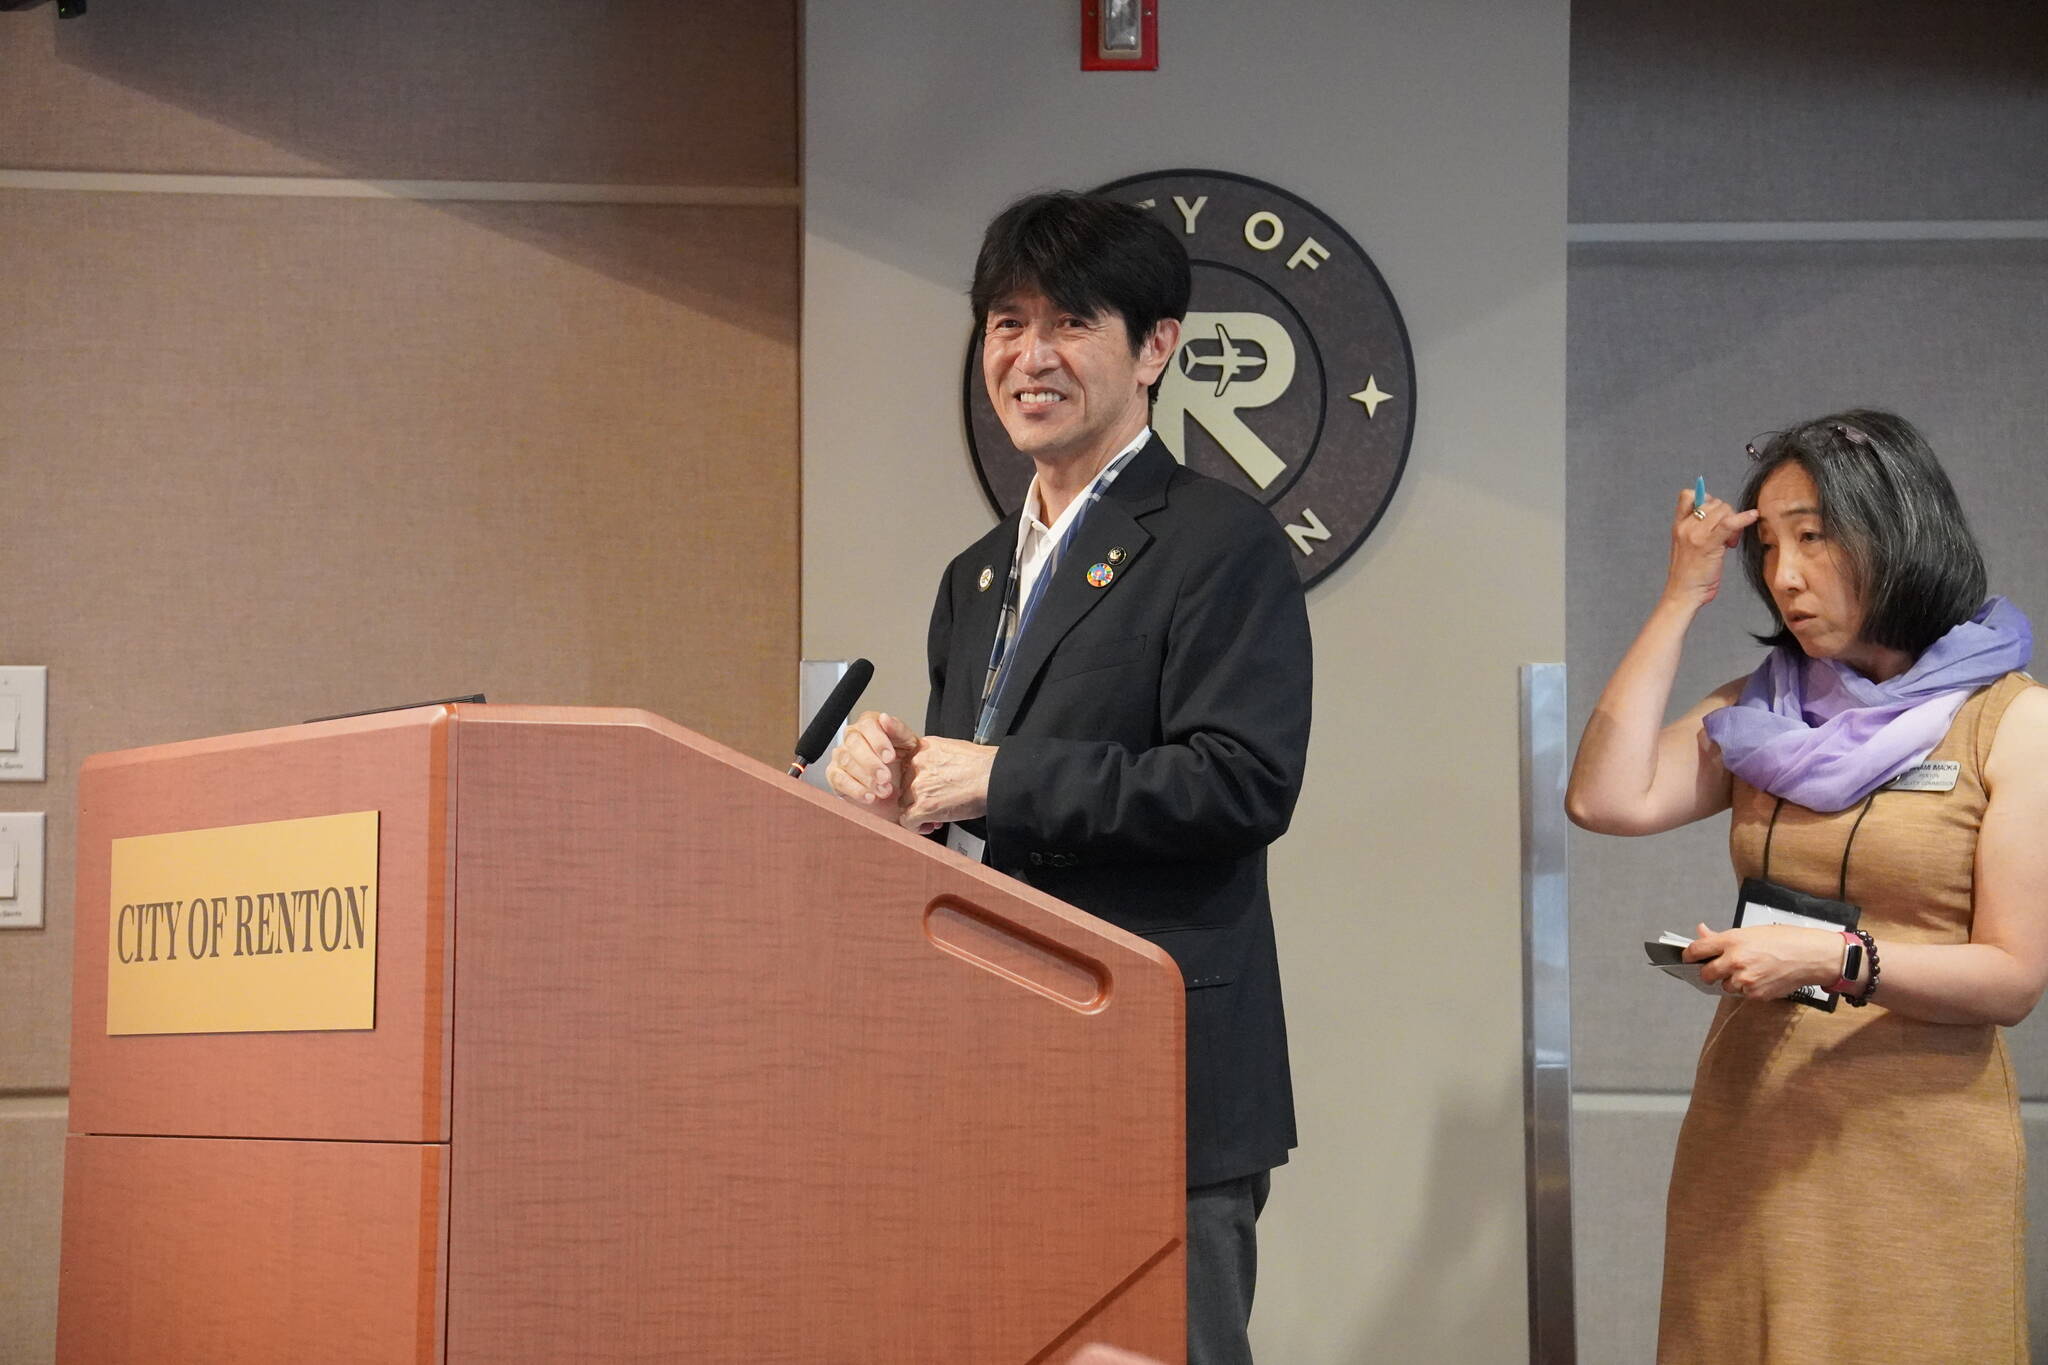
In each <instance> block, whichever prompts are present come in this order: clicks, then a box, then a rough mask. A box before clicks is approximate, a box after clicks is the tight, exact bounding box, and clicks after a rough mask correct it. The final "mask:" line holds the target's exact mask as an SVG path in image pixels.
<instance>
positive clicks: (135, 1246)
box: [58, 706, 1186, 1365]
mask: <svg viewBox="0 0 2048 1365" xmlns="http://www.w3.org/2000/svg"><path fill="white" fill-rule="evenodd" d="M79 806H80V811H79V826H78V883H77V886H78V899H77V925H78V943H77V965H76V990H75V995H74V1002H73V1042H72V1091H71V1126H70V1134H69V1137H68V1140H67V1145H66V1157H65V1159H66V1168H65V1177H64V1243H63V1263H62V1273H61V1281H60V1302H59V1318H58V1360H59V1361H60V1362H63V1365H86V1362H96V1363H97V1362H110V1363H111V1362H122V1363H123V1365H134V1363H137V1362H172V1361H176V1362H206V1365H229V1363H230V1362H252V1363H253V1362H262V1365H275V1363H276V1362H294V1363H298V1362H334V1363H335V1365H373V1363H377V1362H438V1361H447V1362H451V1363H458V1365H486V1363H488V1365H504V1363H505V1362H527V1361H531V1362H548V1365H559V1363H560V1362H570V1361H575V1362H585V1361H634V1362H641V1361H689V1362H698V1361H703V1362H723V1361H731V1362H746V1363H747V1365H752V1363H753V1362H782V1361H788V1362H819V1363H820V1365H838V1363H839V1362H888V1363H889V1365H912V1363H916V1365H924V1363H926V1362H931V1363H934V1365H937V1363H944V1365H990V1363H991V1362H1012V1361H1014V1362H1018V1363H1019V1365H1023V1362H1039V1361H1046V1362H1054V1361H1061V1360H1065V1359H1067V1358H1068V1357H1069V1356H1070V1355H1072V1354H1073V1353H1074V1352H1075V1351H1077V1350H1078V1349H1079V1348H1080V1347H1081V1346H1082V1345H1084V1344H1086V1343H1088V1342H1091V1341H1098V1340H1099V1341H1108V1342H1112V1343H1115V1344H1117V1345H1121V1346H1125V1347H1127V1348H1130V1349H1133V1350H1138V1351H1143V1352H1146V1353H1148V1354H1151V1355H1155V1356H1158V1357H1160V1358H1162V1359H1165V1360H1174V1359H1179V1358H1181V1357H1182V1356H1183V1355H1184V1353H1185V1347H1184V1332H1185V1326H1184V1297H1185V1278H1186V1267H1185V1259H1184V1251H1183V1247H1182V1236H1183V1226H1182V1223H1183V1218H1184V1214H1185V1190H1184V1187H1183V1173H1184V1162H1185V1157H1184V1151H1183V1146H1184V1112H1183V1103H1184V1100H1183V1089H1182V1067H1183V1060H1182V1005H1183V1000H1182V991H1181V983H1180V977H1179V974H1178V972H1177V971H1176V970H1175V968H1174V966H1173V964H1172V962H1171V961H1170V960H1169V959H1168V958H1167V957H1166V955H1165V954H1164V953H1162V952H1161V951H1159V950H1158V949H1156V948H1154V947H1152V946H1151V945H1149V944H1147V943H1145V942H1144V941H1143V940H1141V939H1139V938H1136V937H1134V936H1132V935H1129V934H1126V933H1124V932H1122V931H1120V930H1117V929H1115V928H1112V927H1110V926H1109V925H1106V924H1104V923H1102V922H1101V921H1100V920H1096V919H1094V918H1092V917H1090V916H1088V915H1086V914H1083V913H1082V912H1080V911H1078V910H1075V909H1073V908H1072V907H1070V906H1067V905H1064V904H1062V903H1060V902H1058V901H1055V900H1053V899H1051V898H1050V897H1047V896H1045V895H1042V894H1040V893H1038V892H1035V891H1033V890H1032V889H1031V888H1029V887H1027V886H1024V885H1022V884H1020V883H1017V882H1014V881H1012V880H1010V879H1008V878H1006V877H1002V876H998V875H995V874H992V873H990V872H988V871H987V870H986V869H983V868H980V867H977V866H974V865H971V864H969V863H968V862H967V861H966V860H964V859H962V858H959V857H957V856H955V855H953V854H951V853H948V852H946V851H945V850H943V849H941V848H938V847H936V846H935V845H933V844H931V843H930V842H929V841H926V840H921V839H917V838H914V837H912V836H911V835H909V834H906V833H904V832H902V831H900V830H897V829H894V828H891V827H888V826H886V825H885V824H883V823H882V822H881V821H878V820H875V819H872V818H870V817H868V816H866V815H863V814H859V813H856V812H854V811H852V810H850V809H848V808H846V807H844V806H842V805H841V804H839V803H837V802H835V801H833V800H832V799H830V798H828V797H825V796H822V795H820V794H819V793H817V792H815V791H813V790H811V789H809V788H807V787H804V786H803V785H801V784H799V783H796V782H793V781H791V780H789V779H787V778H785V777H783V776H782V775H781V774H780V773H777V772H775V771H773V770H772V769H769V768H767V767H764V766H763V765H761V764H759V763H756V762H754V761H753V760H751V759H748V758H745V757H743V756H741V755H738V754H736V753H733V752H732V751H730V750H728V749H725V748H723V747H721V746H719V745H717V744H714V743H711V742H710V741H708V740H705V739H703V738H702V737H700V736H697V735H694V734H691V733H690V732H688V731H686V730H684V729H682V728H680V727H678V726H676V725H673V724H670V723H668V722H666V721H663V720H661V719H659V718H657V717H654V716H651V715H648V714H646V713H644V712H639V711H613V710H583V709H569V708H545V707H507V706H435V707H423V708H419V709H416V710H412V711H403V712H393V713H388V714H384V715H378V716H370V717H362V718H357V719H351V720H343V721H330V722H324V723H320V724H315V725H307V726H301V727H298V728H295V729H290V730H272V731H265V732H261V733H256V734H248V735H235V736H229V737H225V738H220V739H212V740H202V741H196V742H192V743H184V744H173V745H166V746H163V747H160V748H153V749H140V750H132V751H128V752H124V753H114V754H103V755H99V756H97V757H95V758H93V759H91V760H89V761H88V762H87V763H86V765H85V767H84V770H83V772H82V774H81V777H80V795H79ZM362 811H376V812H378V813H379V814H378V826H377V829H378V833H377V844H376V853H375V865H376V874H377V891H376V917H375V924H376V936H375V943H374V952H375V982H376V984H375V1027H374V1028H371V1029H359V1030H351V1031H334V1032H216V1033H178V1034H137V1035H130V1034H123V1035H119V1036H115V1035H110V1033H109V1030H108V992H109V960H110V956H116V955H119V954H126V953H128V952H129V951H130V950H129V948H128V947H127V943H128V940H126V939H116V940H112V941H110V936H116V935H118V934H120V933H124V932H126V930H125V929H123V928H119V927H117V926H116V925H115V924H114V923H113V916H114V914H115V912H118V911H119V909H120V907H114V906H110V885H111V882H110V861H111V858H112V850H113V841H114V840H116V839H127V838H131V837H135V836H145V835H158V834H166V833H171V832H176V831H191V830H212V829H220V828H225V827H230V826H244V825H261V824H265V823H267V822H274V821H290V820H302V819H306V818H308V817H315V816H327V815H334V814H338V813H344V812H362ZM124 923H125V922H124ZM116 942H118V944H119V946H118V947H117V946H115V943H116Z"/></svg>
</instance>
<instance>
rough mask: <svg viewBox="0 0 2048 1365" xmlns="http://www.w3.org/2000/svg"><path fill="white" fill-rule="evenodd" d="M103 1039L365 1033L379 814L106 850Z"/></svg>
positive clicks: (372, 1017) (197, 834)
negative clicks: (109, 858) (109, 854)
mask: <svg viewBox="0 0 2048 1365" xmlns="http://www.w3.org/2000/svg"><path fill="white" fill-rule="evenodd" d="M111 880H112V887H113V891H112V903H111V904H110V905H109V906H108V935H107V1032H108V1033H110V1034H132V1033H283V1032H292V1031H299V1030H307V1031H318V1030H333V1029H367V1028H374V1027H375V1026H376V1023H377V812H376V811H373V810H366V811H356V812H353V813H351V814H348V815H319V816H314V817H312V818H310V819H305V820H272V821H268V822H266V823H264V824H260V825H228V826H224V827H222V828H220V829H195V830H187V831H185V832H183V833H179V834H147V835H141V836H138V837H136V838H132V839H116V840H114V848H113V865H112V878H111Z"/></svg>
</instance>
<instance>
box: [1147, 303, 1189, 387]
mask: <svg viewBox="0 0 2048 1365" xmlns="http://www.w3.org/2000/svg"><path fill="white" fill-rule="evenodd" d="M1179 349H1180V319H1179V318H1161V319H1159V321H1157V322H1155V323H1153V324H1152V330H1151V331H1149V332H1147V333H1146V334H1145V339H1144V340H1143V341H1142V342H1140V343H1138V382H1139V383H1140V384H1142V385H1144V386H1145V387H1147V388H1150V387H1151V386H1152V382H1153V381H1154V380H1156V379H1158V378H1159V376H1160V375H1161V374H1162V373H1164V372H1165V370H1166V362H1167V361H1169V360H1171V359H1173V353H1174V352H1175V351H1177V350H1179Z"/></svg>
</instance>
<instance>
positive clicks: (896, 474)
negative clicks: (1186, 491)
mask: <svg viewBox="0 0 2048 1365" xmlns="http://www.w3.org/2000/svg"><path fill="white" fill-rule="evenodd" d="M806 16H807V17H806V22H807V28H806V32H805V44H804V45H805V51H806V54H807V57H806V63H807V83H806V88H805V110H806V114H805V118H806V123H805V148H806V150H805V158H806V160H805V167H804V193H805V228H806V238H805V247H804V250H805V282H804V287H805V309H804V350H805V358H806V362H807V363H806V366H805V382H804V412H805V418H806V420H805V423H804V439H805V465H804V473H805V478H804V501H805V511H806V519H805V538H804V559H805V574H804V594H805V613H804V640H805V652H806V653H807V654H810V655H813V656H818V657H845V656H847V655H850V654H867V655H869V656H870V657H872V658H873V659H874V660H875V662H876V665H877V669H878V672H877V676H876V679H875V684H874V691H873V694H872V695H873V698H874V700H875V702H877V703H879V704H883V705H886V706H888V707H890V708H893V709H898V710H901V711H904V712H906V713H908V714H910V715H913V716H922V714H923V703H924V694H925V682H924V634H925V623H926V620H927V616H928V613H929V612H930V610H931V602H932V595H933V592H934V591H935V589H936V587H937V583H938V575H939V572H940V570H941V568H942V567H943V566H944V564H945V562H946V560H947V559H948V558H950V557H951V556H952V554H954V553H955V552H956V551H957V550H958V549H959V548H960V547H962V546H963V545H965V544H967V543H968V542H969V541H970V540H971V539H973V538H974V537H976V536H979V535H981V534H982V533H983V532H985V531H986V530H987V529H988V527H989V526H990V525H991V524H992V522H993V515H992V514H991V513H990V511H989V509H988V507H987V504H986V503H985V501H984V500H983V499H982V496H981V493H980V490H979V488H978V487H977V486H976V481H975V477H974V474H973V470H972V466H971V465H970V463H969V459H968V455H967V451H966V449H965V442H964V439H963V437H962V434H961V417H960V407H959V403H960V374H961V364H962V361H963V359H964V347H965V345H966V342H967V339H968V332H969V328H970V323H969V317H968V311H967V304H966V299H965V292H966V286H967V283H968V279H969V275H970V273H971V271H972V268H973V261H974V252H975V248H976V245H977V243H978V239H979V236H980V232H981V229H982V226H983V224H984V223H985V222H986V220H987V219H988V217H989V216H991V215H992V214H993V213H994V212H995V211H996V210H997V209H998V208H1000V207H1001V206H1002V204H1003V203H1004V202H1006V201H1007V200H1008V199H1010V198H1011V197H1013V196H1015V195H1017V194H1020V193H1023V192H1025V191H1027V190H1030V189H1033V188H1036V187H1040V186H1047V185H1061V184H1064V185H1077V184H1078V185H1087V184H1090V183H1098V182H1101V181H1104V180H1108V179H1110V178H1112V177H1114V176H1119V175H1127V174H1133V173H1136V172H1140V171H1145V170H1152V169H1164V168H1168V167H1176V166H1206V167H1215V168H1218V169H1223V170H1230V171H1236V172H1240V173H1242V174H1246V175H1252V176H1257V177H1260V178H1263V179H1267V180H1270V181H1273V182H1275V183H1277V184H1279V185H1281V186H1282V187H1284V188H1286V189H1288V190H1291V191H1293V192H1295V193H1298V194H1301V195H1303V196H1304V197H1306V198H1308V199H1309V200H1311V201H1312V202H1314V203H1315V204H1316V205H1318V207H1320V208H1321V209H1323V210H1324V211H1326V212H1328V213H1329V214H1331V215H1332V216H1333V217H1334V218H1336V219H1337V221H1339V222H1340V223H1342V224H1344V225H1345V226H1346V228H1347V229H1348V230H1349V231H1350V232H1351V233H1352V234H1353V235H1354V236H1356V237H1357V238H1358V239H1359V241H1360V243H1361V244H1362V245H1363V246H1364V247H1365V248H1366V250H1367V251H1368V252H1370V253H1371V254H1372V256H1373V258H1374V260H1375V262H1376V263H1377V264H1378V265H1379V267H1380V268H1381V270H1382V271H1383V272H1384V273H1385V275H1386V277H1387V280H1388V283H1389V285H1390V286H1391V288H1392V289H1393V291H1394V293H1395V295H1396V296H1397V297H1398V298H1399V299H1400V301H1401V306H1402V308H1403V311H1404V313H1405V315H1406V318H1407V322H1408V327H1409V330H1410V333H1411V335H1412V339H1413V341H1414V346H1415V361H1416V375H1417V388H1418V390H1419V392H1420V412H1419V415H1418V425H1417V428H1416V435H1415V445H1414V451H1413V454H1412V457H1411V460H1410V463H1409V466H1408V470H1407V473H1406V475H1405V477H1404V481H1403V484H1402V487H1401V489H1400V491H1399V493H1398V494H1397V495H1396V496H1395V498H1394V500H1393V503H1392V505H1391V507H1390V508H1389V510H1388V512H1387V514H1386V517H1385V518H1384V520H1383V521H1382V522H1381V523H1380V525H1379V527H1378V529H1377V530H1375V531H1374V533H1373V535H1372V538H1371V539H1370V540H1369V541H1368V542H1367V543H1366V545H1365V546H1364V547H1363V548H1362V549H1361V550H1360V551H1359V552H1358V553H1357V554H1356V555H1354V556H1353V557H1352V558H1351V559H1350V560H1349V561H1347V562H1346V563H1345V564H1344V566H1343V567H1342V568H1341V569H1339V570H1338V571H1336V572H1335V573H1333V574H1332V575H1330V577H1329V579H1328V580H1327V581H1325V582H1324V583H1323V584H1322V585H1321V586H1319V587H1318V588H1317V589H1316V590H1315V592H1314V593H1313V594H1312V595H1311V596H1310V599H1309V611H1310V616H1311V619H1312V624H1313V627H1314V630H1315V637H1316V718H1315V734H1314V741H1313V749H1312V752H1311V755H1310V760H1309V777H1308V785H1307V789H1306V790H1305V792H1304V793H1303V797H1302V802H1301V806H1300V809H1299V811H1298V813H1297V816H1296V819H1295V823H1294V828H1293V830H1292V831H1291V832H1290V833H1289V834H1288V836H1287V837H1286V838H1285V839H1284V840H1282V841H1281V842H1280V844H1279V845H1278V846H1277V847H1276V849H1275V852H1274V861H1273V892H1274V907H1275V916H1276V919H1277V920H1278V932H1279V941H1280V951H1281V958H1282V972H1283V975H1284V977H1285V980H1286V991H1287V1009H1288V1026H1289V1027H1288V1033H1289V1039H1290V1045H1291V1048H1292V1055H1293V1060H1294V1067H1295V1072H1294V1075H1295V1086H1296V1095H1297V1100H1298V1104H1299V1113H1300V1127H1301V1140H1302V1146H1301V1149H1300V1150H1299V1151H1298V1152H1297V1153H1296V1154H1295V1158H1294V1160H1293V1161H1292V1162H1291V1163H1290V1164H1289V1165H1288V1166H1286V1167H1285V1168H1283V1169H1282V1170H1281V1171H1279V1172H1278V1173H1277V1174H1276V1176H1275V1178H1274V1182H1273V1195H1272V1202H1271V1203H1270V1204H1268V1205H1267V1207H1266V1211H1265V1214H1264V1217H1263V1218H1262V1220H1261V1225H1260V1234H1259V1242H1260V1257H1259V1286H1258V1308H1257V1312H1256V1314H1255V1316H1254V1320H1253V1324H1252V1325H1253V1341H1254V1344H1255V1345H1256V1346H1257V1348H1258V1351H1259V1355H1260V1358H1261V1359H1270V1360H1274V1361H1287V1362H1290V1363H1291V1365H1340V1363H1341V1365H1349V1363H1350V1362H1354V1361H1360V1360H1402V1361H1413V1362H1432V1361H1442V1362H1456V1365H1466V1362H1472V1361H1486V1362H1507V1361H1513V1360H1518V1359H1521V1358H1522V1357H1523V1355H1524V1353H1525V1352H1526V1350H1527V1345H1526V1343H1527V1323H1526V1315H1525V1312H1524V1293H1525V1269H1526V1267H1525V1258H1524V1238H1525V1225H1524V1216H1523V1202H1522V1150H1523V1149H1522V1123H1521V1066H1522V1049H1521V989H1520V956H1519V952H1518V944H1519V934H1520V889H1519V824H1518V809H1517V788H1516V773H1517V734H1516V665H1517V664H1519V663H1521V662H1523V661H1525V660H1555V659H1559V658H1562V657H1563V653H1564V640H1563V629H1564V614H1563V613H1564V586H1563V585H1564V568H1563V534H1564V531H1563V522H1564V489H1563V476H1564V450H1563V440H1564V392H1563V389H1564V370H1563V343H1564V268H1565V261H1564V240H1563V237H1564V234H1563V222H1564V177H1565V120H1566V110H1565V92H1566V55H1567V54H1566V39H1567V33H1566V29H1567V13H1566V7H1565V5H1563V4H1562V3H1546V4H1536V5H1529V4H1509V3H1504V0H1450V2H1449V3H1443V4H1437V5H1430V6H1414V5H1410V6H1388V5H1374V6H1361V7H1346V6H1337V5H1329V4H1319V3H1314V2H1313V0H1275V3H1271V4H1267V5H1263V6H1235V7H1232V6H1223V5H1208V6H1194V7H1187V6H1184V7H1182V8H1180V9H1179V10H1176V9H1175V8H1174V7H1173V6H1171V5H1169V6H1167V7H1166V10H1165V13H1164V15H1163V16H1162V24H1163V26H1164V33H1163V36H1162V39H1161V48H1162V53H1163V57H1162V66H1161V69H1160V70H1159V71H1158V72H1157V73H1156V74H1152V75H1143V76H1134V75H1129V74H1124V73H1102V74H1087V73H1083V72H1081V71H1079V70H1078V69H1077V67H1078V54H1077V52H1076V46H1077V44H1076V37H1075V34H1074V31H1073V16H1072V12H1071V11H1067V12H1066V13H1064V14H1059V13H1054V12H1052V11H1050V10H1048V9H1046V8H1045V7H1042V6H1009V7H988V6H968V7H962V8H956V9H945V8H942V7H938V6H932V5H923V4H915V3H909V2H908V0H896V2H894V3H871V4H867V5H861V6H836V5H823V4H814V5H812V6H810V7H809V8H808V10H807V12H806ZM1474 91H1483V92H1485V98H1483V99H1479V98H1474V97H1473V92H1474ZM878 338H879V339H880V340H881V342H882V343H884V344H878ZM907 508H909V509H913V510H909V511H906V509H907Z"/></svg>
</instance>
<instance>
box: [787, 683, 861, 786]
mask: <svg viewBox="0 0 2048 1365" xmlns="http://www.w3.org/2000/svg"><path fill="white" fill-rule="evenodd" d="M874 676H875V666H874V665H873V664H871V663H869V662H868V661H867V660H866V659H855V660H854V661H853V662H852V663H850V664H848V665H847V666H846V672H845V673H843V674H842V675H840V678H839V682H838V684H837V685H836V686H834V687H833V689H832V695H831V696H829V697H827V698H825V704H824V705H823V706H820V707H819V708H818V714H817V715H815V716H812V717H811V723H810V724H809V725H807V726H805V727H804V732H803V736H802V737H801V738H800V739H798V740H797V742H796V762H794V763H792V764H790V765H789V775H790V776H791V777H802V776H803V775H804V769H806V768H808V767H810V766H811V765H812V764H813V763H815V762H817V761H818V755H819V754H822V753H824V752H825V745H826V743H827V742H829V741H830V740H831V738H832V736H833V734H834V733H835V732H836V731H837V730H838V729H839V727H840V726H842V725H844V724H846V717H847V714H848V713H849V712H851V711H852V710H853V704H854V703H855V702H857V701H859V700H860V694H861V693H863V692H865V691H867V687H868V680H869V679H870V678H872V677H874Z"/></svg>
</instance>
